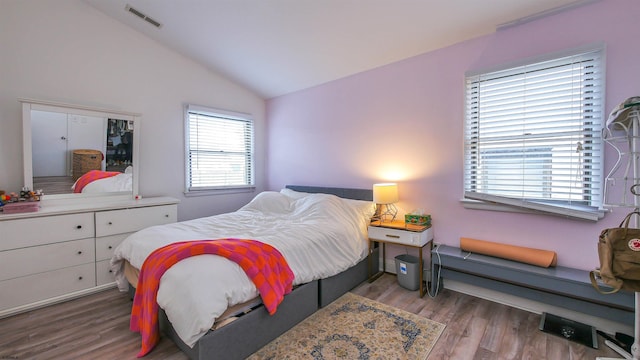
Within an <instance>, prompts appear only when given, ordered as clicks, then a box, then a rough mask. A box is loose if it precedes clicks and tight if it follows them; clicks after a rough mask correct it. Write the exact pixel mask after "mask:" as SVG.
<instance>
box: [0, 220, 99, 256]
mask: <svg viewBox="0 0 640 360" xmlns="http://www.w3.org/2000/svg"><path fill="white" fill-rule="evenodd" d="M93 224H94V220H93V213H84V214H71V215H56V216H44V217H34V218H29V219H15V220H4V221H0V234H2V237H1V240H0V251H2V250H11V249H18V248H23V247H29V246H37V245H43V244H51V243H56V242H61V241H69V240H76V239H84V238H89V237H93V236H94V229H95V228H94V226H93Z"/></svg>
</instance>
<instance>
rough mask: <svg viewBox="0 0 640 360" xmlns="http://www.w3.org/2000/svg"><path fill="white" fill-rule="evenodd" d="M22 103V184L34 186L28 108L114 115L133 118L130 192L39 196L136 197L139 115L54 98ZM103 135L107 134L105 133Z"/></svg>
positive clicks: (53, 197) (79, 197)
mask: <svg viewBox="0 0 640 360" xmlns="http://www.w3.org/2000/svg"><path fill="white" fill-rule="evenodd" d="M18 101H20V102H21V103H22V141H23V142H22V148H23V151H22V156H23V164H24V165H23V166H24V168H23V170H24V178H23V183H24V186H25V187H27V188H29V189H31V190H34V189H33V158H32V155H33V153H32V151H33V150H32V139H31V110H40V111H50V112H58V113H64V114H73V115H84V116H95V117H104V118H116V119H121V120H128V121H133V146H132V151H133V154H132V163H133V179H132V189H131V193H129V192H111V193H93V194H77V193H70V194H56V195H47V194H46V193H45V194H44V196H43V197H42V199H43V200H59V199H68V200H71V199H73V200H84V199H90V200H91V199H93V200H95V197H101V198H105V199H106V198H108V199H109V200H122V199H133V198H136V197H137V196H138V182H139V178H138V174H139V171H138V169H139V166H140V164H139V158H140V157H139V149H140V122H141V115H140V114H138V113H132V112H127V111H119V110H109V109H100V108H94V107H89V106H83V105H73V104H65V103H59V102H53V101H42V100H33V99H18ZM105 136H106V134H105Z"/></svg>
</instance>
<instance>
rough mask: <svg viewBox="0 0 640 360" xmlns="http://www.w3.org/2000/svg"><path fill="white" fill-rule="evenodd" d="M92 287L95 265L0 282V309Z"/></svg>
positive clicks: (94, 278) (94, 283)
mask: <svg viewBox="0 0 640 360" xmlns="http://www.w3.org/2000/svg"><path fill="white" fill-rule="evenodd" d="M95 285H96V269H95V264H94V263H91V264H84V265H78V266H73V267H68V268H64V269H59V270H55V271H49V272H46V273H40V274H34V275H29V276H23V277H19V278H14V279H10V280H4V281H0V310H5V309H10V308H13V307H17V306H20V305H27V304H30V303H33V302H36V301H41V300H46V299H50V298H53V297H56V296H61V295H65V294H68V293H71V292H74V291H80V290H84V289H89V288H92V287H94V286H95Z"/></svg>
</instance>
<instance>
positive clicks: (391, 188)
mask: <svg viewBox="0 0 640 360" xmlns="http://www.w3.org/2000/svg"><path fill="white" fill-rule="evenodd" d="M373 202H374V203H376V204H393V203H396V202H398V184H395V183H384V184H373Z"/></svg>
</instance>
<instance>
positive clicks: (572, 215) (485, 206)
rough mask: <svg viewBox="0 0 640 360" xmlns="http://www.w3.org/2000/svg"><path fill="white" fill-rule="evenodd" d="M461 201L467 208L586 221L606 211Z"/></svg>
mask: <svg viewBox="0 0 640 360" xmlns="http://www.w3.org/2000/svg"><path fill="white" fill-rule="evenodd" d="M460 203H461V204H462V206H464V208H465V209H472V210H488V211H501V212H510V213H521V214H538V215H550V216H555V217H562V218H567V219H572V220H584V221H594V222H596V221H599V220H601V219H602V218H603V217H604V213H605V211H604V210H603V211H593V212H589V215H587V216H585V213H586V212H584V211H578V212H574V211H573V210H572V209H570V208H567V209H566V212H565V213H554V212H548V211H544V210H534V209H527V208H522V207H518V206H511V205H505V204H497V203H491V202H486V201H478V200H472V199H464V198H463V199H460ZM576 213H580V214H581V215H577V214H576Z"/></svg>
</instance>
